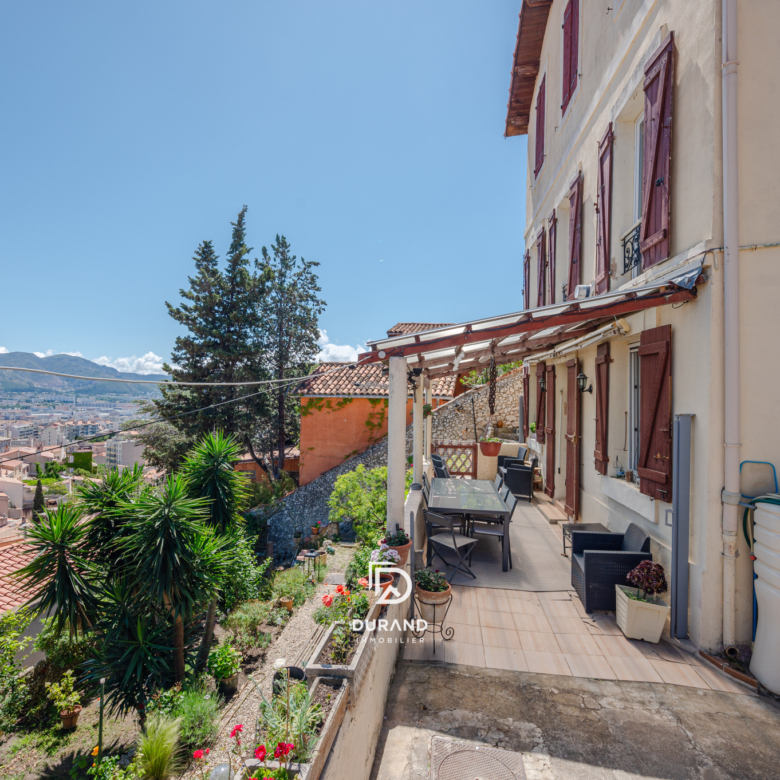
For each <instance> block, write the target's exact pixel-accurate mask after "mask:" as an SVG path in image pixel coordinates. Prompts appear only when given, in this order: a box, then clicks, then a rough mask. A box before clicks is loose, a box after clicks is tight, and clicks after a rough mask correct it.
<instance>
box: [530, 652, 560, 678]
mask: <svg viewBox="0 0 780 780" xmlns="http://www.w3.org/2000/svg"><path fill="white" fill-rule="evenodd" d="M523 655H524V656H525V662H526V665H527V666H528V671H529V672H535V673H536V674H563V675H566V676H567V677H571V676H572V673H571V669H570V668H569V664H568V663H567V662H566V656H565V655H563V653H537V652H535V651H533V650H524V651H523Z"/></svg>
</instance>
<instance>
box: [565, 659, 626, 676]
mask: <svg viewBox="0 0 780 780" xmlns="http://www.w3.org/2000/svg"><path fill="white" fill-rule="evenodd" d="M564 657H565V658H566V663H568V664H569V668H570V669H571V672H572V674H573V675H574V676H575V677H592V678H595V679H597V680H616V679H617V675H616V674H615V672H613V671H612V667H611V666H610V665H609V663H608V662H607V659H606V658H604V656H602V655H575V654H574V653H565V654H564Z"/></svg>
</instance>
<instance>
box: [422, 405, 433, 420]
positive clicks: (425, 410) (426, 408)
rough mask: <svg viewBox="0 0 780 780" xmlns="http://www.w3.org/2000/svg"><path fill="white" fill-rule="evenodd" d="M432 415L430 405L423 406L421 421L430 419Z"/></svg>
mask: <svg viewBox="0 0 780 780" xmlns="http://www.w3.org/2000/svg"><path fill="white" fill-rule="evenodd" d="M432 413H433V406H432V405H431V404H423V419H425V418H426V417H430V416H431V414H432Z"/></svg>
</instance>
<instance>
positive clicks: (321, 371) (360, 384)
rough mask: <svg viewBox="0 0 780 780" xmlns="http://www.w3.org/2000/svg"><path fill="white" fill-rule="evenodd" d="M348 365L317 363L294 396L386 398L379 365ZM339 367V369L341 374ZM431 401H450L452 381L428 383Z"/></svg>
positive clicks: (385, 382)
mask: <svg viewBox="0 0 780 780" xmlns="http://www.w3.org/2000/svg"><path fill="white" fill-rule="evenodd" d="M349 365H351V364H350V363H320V364H319V366H317V368H316V370H315V371H314V373H313V374H312V375H311V376H310V377H309V378H308V379H305V380H304V381H303V382H302V383H301V384H300V385H298V390H297V394H298V395H302V396H307V397H312V396H315V397H316V396H338V397H347V396H349V397H354V398H358V397H361V396H363V397H369V398H370V397H373V398H377V397H385V396H388V395H389V382H388V377H387V374H383V373H382V364H381V363H366V364H365V365H362V366H356V367H355V368H348V366H349ZM340 366H343V368H341V370H335V371H334V370H333V369H339V367H340ZM431 388H432V390H433V395H434V397H435V398H452V397H453V395H454V392H455V377H454V376H442V377H436V378H435V379H433V380H431Z"/></svg>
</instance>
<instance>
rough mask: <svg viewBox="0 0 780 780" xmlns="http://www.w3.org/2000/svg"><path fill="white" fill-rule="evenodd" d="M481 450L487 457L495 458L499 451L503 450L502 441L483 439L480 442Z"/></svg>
mask: <svg viewBox="0 0 780 780" xmlns="http://www.w3.org/2000/svg"><path fill="white" fill-rule="evenodd" d="M479 451H480V452H481V453H482V454H483V455H484V456H485V457H486V458H495V457H496V456H497V455H498V453H499V452H501V442H500V441H481V442H480V443H479Z"/></svg>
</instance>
